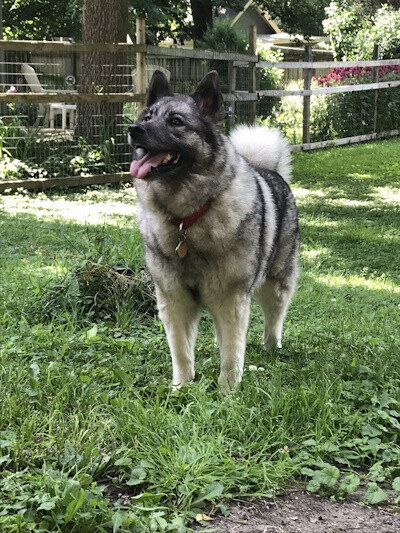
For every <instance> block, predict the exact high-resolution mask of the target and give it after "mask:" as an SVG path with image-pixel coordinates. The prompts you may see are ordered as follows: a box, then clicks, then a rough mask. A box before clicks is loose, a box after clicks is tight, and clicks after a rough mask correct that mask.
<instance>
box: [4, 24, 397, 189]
mask: <svg viewBox="0 0 400 533" xmlns="http://www.w3.org/2000/svg"><path fill="white" fill-rule="evenodd" d="M249 35H250V48H249V50H250V53H249V54H234V53H217V52H212V51H202V50H189V49H184V48H164V47H155V46H147V45H146V44H145V27H144V21H143V20H138V21H137V44H128V43H115V44H105V43H91V44H83V43H69V42H41V41H40V42H39V41H0V57H4V54H5V53H8V52H15V53H31V54H32V53H37V54H60V55H63V54H77V53H78V54H85V53H93V52H101V53H117V54H123V56H124V57H127V56H129V57H131V58H135V63H136V86H135V89H134V90H132V89H131V90H130V91H128V90H124V91H123V92H121V91H120V90H118V88H117V90H115V91H114V90H112V89H111V90H108V91H107V92H105V91H104V90H103V89H102V88H101V87H100V88H99V89H98V90H97V91H94V92H82V91H75V92H65V91H57V90H46V91H42V92H32V91H25V92H18V93H13V92H10V91H8V92H5V90H3V91H4V92H0V105H1V104H15V103H36V104H56V103H64V104H81V103H85V104H87V103H93V104H96V103H97V104H98V103H129V102H135V103H136V104H137V105H138V108H139V111H140V109H141V108H142V107H143V106H144V102H145V91H146V86H147V84H148V78H149V68H148V67H149V65H151V64H159V65H160V66H162V65H163V64H164V65H165V64H168V62H169V64H171V63H172V62H176V68H175V67H174V68H175V70H177V69H178V70H179V69H181V70H182V69H186V78H185V80H186V82H187V85H188V86H190V84H191V83H196V82H197V81H199V79H200V78H201V77H202V76H203V75H204V74H205V70H206V69H208V68H209V67H210V64H213V63H212V62H214V63H217V64H219V65H220V66H221V68H224V69H225V74H226V75H225V78H226V80H227V83H226V85H225V90H224V100H225V102H226V103H227V104H229V105H230V109H231V117H234V116H235V106H236V105H238V104H239V103H240V102H247V103H248V106H249V107H248V121H249V122H254V120H255V119H256V109H257V107H256V106H257V102H259V101H260V99H262V98H266V97H274V98H276V97H285V96H300V97H302V98H303V103H304V104H303V142H302V143H301V144H298V145H294V146H292V150H293V151H298V150H312V149H314V148H323V147H326V146H336V145H343V144H350V143H355V142H362V141H365V140H371V139H376V138H383V137H390V136H395V135H399V134H400V131H399V130H392V131H387V132H380V133H377V132H376V131H372V132H371V133H368V134H366V135H358V136H354V137H346V138H342V139H334V140H325V141H320V142H316V143H312V142H311V141H310V107H311V106H310V103H311V98H312V97H313V96H314V95H332V94H338V93H347V92H357V91H375V95H377V94H378V91H380V90H382V89H391V90H399V88H400V80H395V81H384V82H379V81H376V80H377V77H376V76H375V75H374V82H373V83H364V84H355V85H346V86H335V87H323V88H312V86H311V79H312V76H313V74H314V73H315V72H316V71H318V72H321V71H322V70H323V69H325V71H326V69H332V68H345V67H372V68H373V69H374V74H375V73H376V72H377V70H378V68H379V67H382V66H387V65H400V59H391V60H379V59H378V55H379V50H378V49H375V57H374V58H373V59H371V60H370V61H357V62H354V61H313V58H312V51H311V49H310V47H309V46H308V45H307V46H306V47H305V61H302V62H291V61H284V62H265V61H260V59H259V57H258V56H257V55H256V53H255V51H256V46H255V44H256V38H257V35H256V31H255V28H254V27H251V28H250V33H249ZM270 68H273V69H283V70H289V69H292V70H293V69H297V70H301V71H302V72H303V88H302V89H298V90H287V89H283V88H282V89H279V90H277V89H270V90H257V88H256V73H257V71H259V69H270ZM0 70H1V71H3V70H4V69H2V68H0ZM239 70H241V72H242V74H243V71H245V72H247V74H245V77H247V87H246V89H243V88H238V84H237V80H238V71H239ZM0 83H1V82H0ZM0 91H1V88H0ZM177 92H181V91H177ZM376 101H377V99H376ZM374 126H376V117H375V122H374ZM106 176H108V177H109V181H126V180H127V179H129V176H128V174H127V173H125V172H122V173H114V174H102V175H97V176H95V175H93V176H89V177H87V178H82V177H80V176H77V177H67V178H65V179H64V178H63V179H61V178H51V179H50V178H49V179H42V180H25V181H23V182H22V181H19V182H10V181H6V182H3V183H0V192H1V191H4V190H6V189H17V188H18V187H24V188H34V189H37V188H39V187H40V188H46V187H54V186H56V185H59V186H73V185H76V186H82V185H83V184H91V183H93V184H94V183H104V182H105V181H107V178H106ZM39 183H40V185H39Z"/></svg>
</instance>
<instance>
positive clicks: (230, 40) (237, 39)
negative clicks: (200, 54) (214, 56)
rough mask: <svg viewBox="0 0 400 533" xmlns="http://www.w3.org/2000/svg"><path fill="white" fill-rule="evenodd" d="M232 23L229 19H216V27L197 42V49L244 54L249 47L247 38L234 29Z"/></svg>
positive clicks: (208, 30)
mask: <svg viewBox="0 0 400 533" xmlns="http://www.w3.org/2000/svg"><path fill="white" fill-rule="evenodd" d="M231 22H232V21H231V20H229V19H216V21H215V23H214V27H213V28H208V29H207V31H206V32H205V34H204V35H203V37H202V38H201V39H199V40H198V41H196V43H195V45H196V48H200V49H201V50H215V51H217V52H238V53H243V54H244V53H245V52H246V50H247V45H248V42H247V36H246V34H245V33H244V32H242V31H241V30H238V29H237V28H234V27H232V26H231Z"/></svg>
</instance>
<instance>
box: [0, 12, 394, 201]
mask: <svg viewBox="0 0 400 533" xmlns="http://www.w3.org/2000/svg"><path fill="white" fill-rule="evenodd" d="M249 36H250V37H249V39H250V50H251V52H253V53H249V54H236V53H222V52H213V51H207V50H189V49H184V48H176V47H171V48H167V47H157V46H148V45H146V44H145V42H144V40H145V26H144V21H143V20H141V19H138V21H137V44H129V43H69V42H42V41H0V110H1V112H0V128H3V130H2V131H3V134H2V135H0V156H3V157H4V155H7V157H11V156H12V157H15V158H16V159H17V158H18V157H19V154H22V155H23V157H27V160H28V161H30V162H31V161H34V162H35V164H36V163H37V162H38V166H40V165H41V164H42V160H43V161H45V164H46V165H48V167H46V168H45V169H44V174H45V176H43V175H41V176H40V177H39V179H30V180H13V181H11V180H10V181H2V182H1V175H0V192H2V191H4V190H7V189H17V188H18V187H24V188H32V189H35V190H36V189H39V188H48V187H51V188H52V187H55V186H61V187H66V186H82V185H85V184H94V183H106V182H115V181H127V180H129V174H128V173H127V172H126V171H127V170H128V168H129V166H128V165H129V160H130V157H131V154H130V147H129V146H128V144H127V141H126V130H127V124H128V123H129V121H132V120H135V117H137V114H138V113H139V112H140V110H141V109H142V108H143V106H144V103H145V98H146V94H145V91H146V87H147V85H148V83H149V79H150V77H151V74H152V72H154V70H155V69H156V68H159V69H161V70H163V71H164V72H166V74H167V75H168V76H170V78H171V79H170V82H171V84H172V88H173V91H174V92H175V93H176V94H190V93H191V92H192V91H193V90H194V88H195V86H196V84H197V82H198V81H200V79H201V78H202V77H203V76H204V75H205V74H206V73H207V72H208V71H209V70H214V69H215V70H217V71H218V72H219V74H220V82H221V90H222V92H223V98H224V102H225V108H226V111H227V116H228V119H227V127H228V128H229V127H231V126H232V125H234V123H235V122H236V121H239V122H241V121H247V122H253V121H254V120H255V118H256V117H257V116H263V117H264V118H265V117H266V116H268V113H271V111H272V109H273V105H277V106H278V107H277V109H278V110H279V109H280V107H279V106H280V105H281V104H279V102H283V100H280V101H279V100H278V99H279V98H281V99H282V98H283V99H288V98H289V99H290V98H301V99H302V102H303V108H302V117H303V121H302V132H303V133H302V142H301V143H299V142H296V141H295V144H294V145H292V150H293V151H299V150H312V149H315V148H324V147H330V146H336V145H343V144H351V143H354V142H363V141H367V140H373V139H379V138H384V137H393V136H397V135H400V122H399V123H398V124H397V123H396V124H394V127H391V128H390V127H389V128H387V131H377V118H378V105H380V104H379V98H378V96H379V95H380V94H385V95H387V94H388V93H391V94H394V92H395V91H399V90H400V75H398V76H397V78H396V77H394V78H393V79H391V80H387V79H385V80H384V81H382V80H380V78H379V76H380V74H379V69H385V68H387V67H398V66H399V65H400V59H390V60H381V59H378V58H379V50H378V49H376V50H375V56H374V58H372V59H371V60H367V61H314V60H313V57H312V55H311V53H312V51H311V49H310V46H309V45H308V47H307V46H306V49H305V59H306V60H305V61H298V62H296V61H278V62H271V61H262V60H260V58H259V57H258V56H257V55H256V54H255V53H254V52H255V48H256V47H255V43H256V38H257V35H256V32H255V28H254V27H253V28H251V29H250V32H249ZM88 58H89V63H88ZM99 58H102V61H100V60H99ZM307 59H308V61H307ZM85 61H86V63H85ZM90 61H92V62H96V61H98V62H100V63H101V65H97V66H98V67H99V68H97V71H96V72H95V74H93V79H89V80H85V74H87V72H86V71H85V69H87V70H90V68H91V65H90ZM355 67H360V68H363V69H366V68H368V69H372V73H373V76H372V79H371V81H372V82H369V81H368V80H367V79H364V80H363V81H364V83H360V81H359V80H357V79H355V80H351V82H349V83H348V84H347V85H338V86H326V87H316V86H314V85H313V83H312V75H313V74H315V73H321V72H324V73H325V72H330V69H352V68H355ZM278 71H279V72H282V73H285V72H286V73H291V74H293V73H299V78H298V80H297V81H298V85H299V86H298V87H296V88H292V87H290V86H289V87H287V86H285V87H283V86H282V83H283V81H282V82H281V85H278V87H276V86H275V87H274V88H268V85H267V87H265V85H264V86H263V85H262V83H263V81H262V80H263V76H265V73H267V78H268V73H269V72H270V73H274V72H275V73H276V72H278ZM285 76H286V75H285ZM285 76H282V77H281V79H282V80H285V81H286V80H287V76H286V77H285ZM86 77H87V76H86ZM32 80H35V81H32ZM68 80H72V81H68ZM67 82H68V83H67ZM268 83H269V82H268ZM350 83H351V84H350ZM353 83H354V84H353ZM71 84H72V86H71ZM15 91H16V92H15ZM371 91H372V95H374V96H373V103H372V104H370V103H368V105H372V114H373V121H372V122H371V124H372V123H373V126H371V129H370V130H369V131H368V130H367V131H365V129H364V130H361V131H360V132H359V134H358V135H353V136H348V135H347V136H346V135H343V136H342V137H341V138H334V139H323V140H318V142H312V136H311V135H310V128H311V127H313V125H312V121H311V108H312V106H311V103H312V102H313V101H314V100H312V98H313V97H316V98H317V97H318V98H325V97H326V98H334V97H335V95H336V97H338V95H341V94H346V93H347V94H348V93H365V95H368V94H371ZM346 98H347V97H346ZM368 102H369V100H368ZM18 106H19V107H18ZM396 109H397V108H396ZM88 110H89V111H90V112H89V111H88ZM33 112H34V113H36V114H37V117H36V115H35V117H36V120H35V121H34V122H33V119H32V117H31V114H32V113H33ZM82 113H83V114H84V113H86V119H87V120H89V121H92V124H91V126H92V130H91V137H90V143H89V144H91V145H94V146H95V145H96V143H97V144H98V146H99V148H98V150H97V151H96V150H94V151H93V152H90V148H88V145H86V144H84V148H83V152H85V150H86V152H87V153H88V154H89V155H87V158H88V161H89V163H88V165H87V166H86V167H85V165H84V163H82V169H79V172H81V174H82V175H78V176H76V175H74V176H70V175H68V172H70V171H71V172H72V171H73V172H77V170H76V168H74V169H72V170H68V168H66V170H59V168H58V166H59V165H58V164H57V156H56V155H55V154H57V153H63V154H66V157H68V158H69V159H73V160H74V164H77V163H76V160H77V158H78V160H79V158H80V157H81V158H83V159H84V156H82V155H81V154H82V142H81V140H80V137H81V130H80V129H79V127H80V126H79V122H80V118H81V117H82ZM393 113H396V111H394V112H393ZM398 115H399V116H400V107H399V109H398ZM111 116H112V117H113V120H114V125H113V129H112V132H111V133H110V129H109V119H110V117H111ZM35 117H34V118H35ZM61 118H62V120H60V119H61ZM68 119H69V120H68ZM399 120H400V119H399ZM378 126H379V124H378ZM4 132H5V133H4ZM0 133H1V132H0ZM111 138H113V143H112V146H111V147H110V143H109V142H108V141H109V140H110V139H111ZM107 143H108V144H107ZM40 150H41V151H42V152H41V155H40V154H39V151H40ZM107 150H111V151H112V153H111V152H107ZM98 153H101V158H103V159H102V160H101V161H100V160H99V161H97V159H96V158H98V157H99V156H98ZM74 155H75V156H76V157H72V156H74ZM17 156H18V157H17ZM39 156H40V157H39ZM21 157H22V156H21ZM52 158H53V159H52ZM91 158H92V159H93V160H95V162H94V163H93V161H92V160H91ZM101 158H100V159H101ZM53 160H54V161H55V162H54V163H52V164H53V166H51V164H50V163H51V162H52V161H53ZM39 163H40V165H39ZM78 163H79V161H78ZM43 164H44V163H43ZM0 172H1V167H0ZM38 172H39V171H38ZM59 172H63V173H64V175H63V174H61V177H49V176H51V175H53V174H54V175H57V173H59ZM87 174H90V175H87ZM58 175H60V174H58Z"/></svg>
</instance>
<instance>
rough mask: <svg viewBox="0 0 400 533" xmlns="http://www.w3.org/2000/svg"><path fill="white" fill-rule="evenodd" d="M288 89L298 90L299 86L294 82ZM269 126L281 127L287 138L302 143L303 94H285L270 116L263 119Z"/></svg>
mask: <svg viewBox="0 0 400 533" xmlns="http://www.w3.org/2000/svg"><path fill="white" fill-rule="evenodd" d="M287 89H288V90H297V89H299V87H298V86H297V84H296V83H295V82H292V83H291V84H289V85H288V87H287ZM262 121H263V122H264V123H265V124H266V125H267V126H269V127H277V128H279V129H280V130H281V131H282V132H283V134H284V135H285V137H286V138H287V140H288V141H289V142H290V143H292V144H297V143H301V139H302V124H303V99H302V97H301V96H284V97H282V98H281V99H280V103H279V105H276V106H275V107H274V108H273V110H272V112H271V114H270V116H268V117H267V118H266V119H265V120H262Z"/></svg>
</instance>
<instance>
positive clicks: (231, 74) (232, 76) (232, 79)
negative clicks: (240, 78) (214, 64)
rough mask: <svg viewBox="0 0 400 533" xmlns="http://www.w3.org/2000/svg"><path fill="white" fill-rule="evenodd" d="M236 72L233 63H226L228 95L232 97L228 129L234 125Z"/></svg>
mask: <svg viewBox="0 0 400 533" xmlns="http://www.w3.org/2000/svg"><path fill="white" fill-rule="evenodd" d="M236 71H237V68H236V67H235V63H234V61H229V63H228V83H229V86H228V93H229V94H231V95H232V97H233V98H232V100H231V101H230V102H229V105H230V108H231V109H230V115H229V127H230V128H231V127H232V126H233V125H234V123H235V113H236V102H235V91H236Z"/></svg>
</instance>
